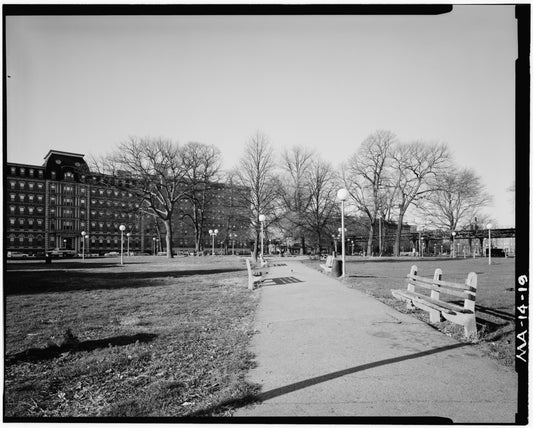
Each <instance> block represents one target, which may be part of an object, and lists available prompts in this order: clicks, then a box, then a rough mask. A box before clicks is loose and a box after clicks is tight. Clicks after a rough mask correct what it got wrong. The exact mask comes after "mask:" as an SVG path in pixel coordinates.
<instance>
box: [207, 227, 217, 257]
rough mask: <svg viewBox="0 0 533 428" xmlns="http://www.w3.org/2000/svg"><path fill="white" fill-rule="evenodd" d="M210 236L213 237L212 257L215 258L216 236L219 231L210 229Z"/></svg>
mask: <svg viewBox="0 0 533 428" xmlns="http://www.w3.org/2000/svg"><path fill="white" fill-rule="evenodd" d="M209 234H210V235H211V239H212V244H211V246H212V251H211V252H212V255H213V256H214V255H215V236H217V235H218V229H215V230H212V229H209Z"/></svg>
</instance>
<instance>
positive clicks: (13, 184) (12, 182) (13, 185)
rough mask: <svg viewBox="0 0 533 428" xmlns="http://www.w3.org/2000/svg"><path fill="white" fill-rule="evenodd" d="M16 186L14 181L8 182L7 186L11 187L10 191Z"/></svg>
mask: <svg viewBox="0 0 533 428" xmlns="http://www.w3.org/2000/svg"><path fill="white" fill-rule="evenodd" d="M16 184H17V182H16V181H10V182H9V185H10V186H11V188H12V189H14V188H15V187H16Z"/></svg>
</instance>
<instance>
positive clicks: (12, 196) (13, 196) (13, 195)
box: [9, 193, 15, 202]
mask: <svg viewBox="0 0 533 428" xmlns="http://www.w3.org/2000/svg"><path fill="white" fill-rule="evenodd" d="M9 198H10V199H11V201H13V202H14V201H15V194H14V193H11V194H10V195H9Z"/></svg>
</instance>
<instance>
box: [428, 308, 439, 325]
mask: <svg viewBox="0 0 533 428" xmlns="http://www.w3.org/2000/svg"><path fill="white" fill-rule="evenodd" d="M428 312H429V322H431V323H437V322H440V321H441V316H440V311H438V310H436V309H430V310H429V311H428Z"/></svg>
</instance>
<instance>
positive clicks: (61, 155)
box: [4, 150, 248, 255]
mask: <svg viewBox="0 0 533 428" xmlns="http://www.w3.org/2000/svg"><path fill="white" fill-rule="evenodd" d="M5 180H6V181H5V183H6V186H5V193H4V202H5V203H4V207H5V211H4V212H5V216H4V218H5V219H6V223H5V227H4V231H5V233H4V243H5V245H4V247H5V250H6V251H20V252H23V253H27V254H35V255H43V254H44V253H45V252H47V251H50V250H53V249H57V248H59V249H69V250H74V251H76V252H81V251H82V247H83V245H82V240H83V239H84V240H85V252H86V253H87V254H89V253H92V254H95V253H98V254H103V253H105V252H109V251H119V250H120V241H121V233H120V230H119V226H120V225H124V226H125V227H126V230H125V231H124V234H125V235H124V242H125V248H124V250H126V240H129V249H130V251H132V252H135V253H139V252H140V253H143V252H148V253H152V251H153V249H154V248H155V247H156V244H159V243H162V242H164V239H162V238H161V235H162V233H164V229H163V230H158V228H157V227H156V226H157V225H156V223H155V221H154V219H153V218H152V217H151V216H147V215H141V214H140V213H139V212H138V210H137V209H136V208H137V207H138V205H137V204H138V201H137V200H135V199H133V198H132V194H131V193H130V192H128V191H127V187H126V188H121V189H119V188H114V187H111V186H108V185H106V183H105V182H104V181H105V180H102V177H99V176H98V175H96V174H91V172H90V170H89V167H88V166H87V164H86V162H85V160H84V155H83V154H78V153H69V152H62V151H57V150H50V151H49V152H48V154H47V155H46V156H45V157H44V163H43V165H42V166H36V165H26V164H18V163H7V164H6V175H5ZM131 185H133V183H131ZM233 190H234V189H232V188H229V187H228V186H225V185H224V184H216V186H215V191H214V192H213V195H212V197H211V198H210V199H211V204H210V211H209V214H210V215H209V218H208V220H206V222H205V224H204V229H205V230H204V233H203V236H202V244H203V245H204V246H205V247H207V248H209V247H210V243H211V238H210V236H209V234H208V229H210V228H213V229H214V228H217V229H218V230H219V231H220V233H219V236H218V237H217V241H216V244H217V247H218V244H219V243H220V242H221V241H222V240H224V242H225V243H226V244H227V243H228V242H229V239H230V238H231V236H230V235H229V234H230V233H234V234H236V235H238V236H240V237H241V240H242V241H245V239H244V238H245V236H247V231H248V225H247V224H246V221H245V219H244V217H242V216H239V215H236V212H235V206H234V205H233V204H231V203H228V202H231V201H233V200H234V197H235V196H234V191H233ZM188 209H189V208H188V207H187V203H186V202H184V203H183V204H181V209H180V210H179V216H178V215H177V216H176V218H175V220H174V222H173V223H174V234H173V248H174V249H179V248H187V249H189V248H193V247H194V229H193V227H192V223H191V222H190V221H189V220H188V219H187V218H188V217H187V210H188ZM82 232H84V235H82ZM126 234H129V235H130V236H129V238H127V237H126ZM83 236H85V238H83ZM154 238H156V239H155V240H154ZM159 249H162V248H161V246H160V247H159Z"/></svg>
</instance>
